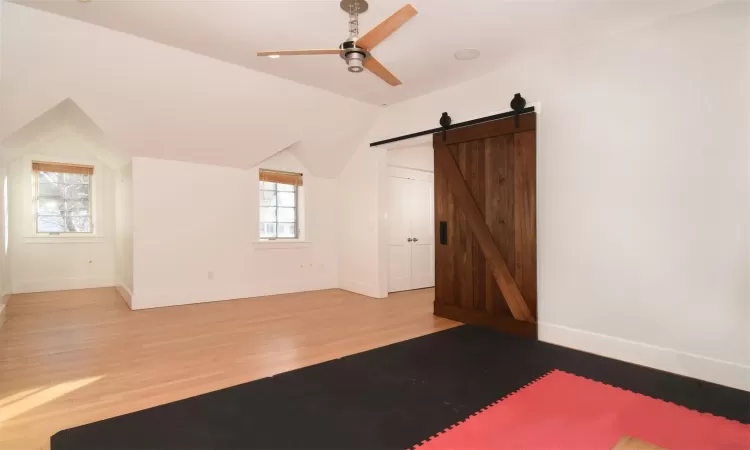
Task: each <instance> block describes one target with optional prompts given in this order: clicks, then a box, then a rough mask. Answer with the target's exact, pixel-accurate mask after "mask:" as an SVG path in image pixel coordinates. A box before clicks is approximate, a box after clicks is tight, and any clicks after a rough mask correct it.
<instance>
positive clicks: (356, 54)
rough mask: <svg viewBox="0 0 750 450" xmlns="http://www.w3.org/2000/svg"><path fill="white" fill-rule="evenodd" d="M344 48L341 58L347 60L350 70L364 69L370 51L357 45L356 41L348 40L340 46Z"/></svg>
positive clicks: (359, 70) (354, 71) (356, 71)
mask: <svg viewBox="0 0 750 450" xmlns="http://www.w3.org/2000/svg"><path fill="white" fill-rule="evenodd" d="M339 48H341V49H342V50H343V52H341V59H343V60H344V61H346V65H347V66H348V68H349V72H353V73H359V72H362V71H363V70H365V69H364V63H365V60H366V59H367V58H368V57H369V56H370V52H368V51H367V50H365V49H363V48H360V47H357V45H356V44H355V43H354V41H346V42H344V43H343V44H341V46H340V47H339Z"/></svg>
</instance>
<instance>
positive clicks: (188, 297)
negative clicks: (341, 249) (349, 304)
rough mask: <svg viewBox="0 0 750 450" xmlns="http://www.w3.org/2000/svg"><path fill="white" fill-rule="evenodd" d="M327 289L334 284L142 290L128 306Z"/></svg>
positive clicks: (150, 306)
mask: <svg viewBox="0 0 750 450" xmlns="http://www.w3.org/2000/svg"><path fill="white" fill-rule="evenodd" d="M327 289H335V286H332V285H328V284H324V283H321V284H317V285H309V284H307V285H294V284H285V285H283V286H282V285H279V286H266V287H264V288H262V289H260V288H257V287H256V288H255V289H254V290H253V291H248V289H247V287H245V286H238V287H236V288H234V289H232V288H230V287H229V286H227V287H225V289H223V290H222V291H221V292H216V291H209V290H204V291H200V290H194V291H192V292H189V293H187V292H185V293H175V292H161V293H150V294H149V293H146V294H144V293H143V292H141V291H138V295H137V296H135V297H133V299H132V302H131V306H130V307H131V309H133V310H138V309H151V308H165V307H169V306H182V305H193V304H196V303H210V302H223V301H227V300H239V299H245V298H257V297H268V296H272V295H283V294H297V293H300V292H314V291H322V290H327Z"/></svg>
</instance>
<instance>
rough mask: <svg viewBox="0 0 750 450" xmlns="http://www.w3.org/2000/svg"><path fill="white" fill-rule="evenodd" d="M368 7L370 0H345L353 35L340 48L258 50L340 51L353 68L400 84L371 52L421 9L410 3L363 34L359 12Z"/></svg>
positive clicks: (274, 53) (343, 4) (273, 54)
mask: <svg viewBox="0 0 750 450" xmlns="http://www.w3.org/2000/svg"><path fill="white" fill-rule="evenodd" d="M368 7H369V5H368V4H367V0H341V9H343V10H344V12H346V13H348V14H349V37H348V38H347V40H346V41H345V42H344V43H343V44H341V45H340V46H339V48H337V49H330V50H329V49H325V50H282V51H268V52H258V56H270V57H279V56H281V55H339V56H341V59H343V60H344V61H346V65H347V66H348V67H349V72H353V73H359V72H362V71H363V70H364V69H367V70H369V71H370V72H372V73H374V74H375V75H377V76H378V77H380V78H381V79H382V80H383V81H385V82H386V83H388V84H390V85H391V86H398V85H400V84H401V81H400V80H399V79H398V78H396V77H395V76H394V75H393V74H392V73H390V72H389V71H388V69H386V68H385V67H383V65H382V64H380V62H379V61H378V60H377V59H375V58H374V57H373V56H372V55H371V54H370V52H371V51H372V49H373V48H375V46H376V45H378V44H380V43H381V42H383V41H384V40H385V38H387V37H388V36H390V35H391V34H393V33H394V32H395V31H396V30H398V29H399V28H401V25H403V24H405V23H406V22H407V21H408V20H409V19H411V18H412V17H414V16H416V15H417V10H416V9H415V8H414V7H413V6H412V5H410V4H406V5H404V6H403V7H402V8H401V9H399V10H398V11H396V12H395V13H393V15H392V16H391V17H389V18H387V19H385V20H384V21H382V22H381V23H380V24H378V25H377V26H376V27H375V28H373V29H372V30H370V31H369V32H368V33H367V34H365V35H364V36H362V37H359V15H360V14H362V13H364V12H365V11H367V9H368Z"/></svg>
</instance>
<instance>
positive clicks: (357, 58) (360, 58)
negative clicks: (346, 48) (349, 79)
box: [346, 52, 366, 73]
mask: <svg viewBox="0 0 750 450" xmlns="http://www.w3.org/2000/svg"><path fill="white" fill-rule="evenodd" d="M365 57H366V55H364V54H363V53H359V52H349V53H347V54H346V65H347V66H349V72H352V73H360V72H362V71H363V70H365V68H364V62H365Z"/></svg>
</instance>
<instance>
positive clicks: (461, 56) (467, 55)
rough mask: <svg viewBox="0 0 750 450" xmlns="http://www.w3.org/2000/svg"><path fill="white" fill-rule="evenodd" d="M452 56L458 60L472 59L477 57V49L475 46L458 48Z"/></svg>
mask: <svg viewBox="0 0 750 450" xmlns="http://www.w3.org/2000/svg"><path fill="white" fill-rule="evenodd" d="M453 57H454V58H456V59H457V60H459V61H471V60H472V59H477V58H479V50H477V49H475V48H467V49H464V50H459V51H457V52H456V53H454V54H453Z"/></svg>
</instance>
